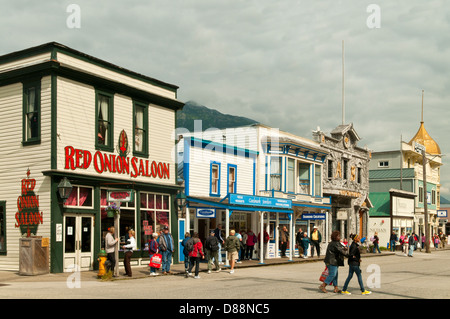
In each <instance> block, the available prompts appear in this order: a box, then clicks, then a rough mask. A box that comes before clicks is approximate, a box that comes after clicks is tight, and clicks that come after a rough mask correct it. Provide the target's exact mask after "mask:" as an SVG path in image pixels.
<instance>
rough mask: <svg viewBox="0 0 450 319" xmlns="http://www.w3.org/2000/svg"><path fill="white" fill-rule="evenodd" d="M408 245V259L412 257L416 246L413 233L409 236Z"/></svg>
mask: <svg viewBox="0 0 450 319" xmlns="http://www.w3.org/2000/svg"><path fill="white" fill-rule="evenodd" d="M408 243H409V252H408V257H412V256H413V252H414V248H415V246H416V239H415V236H414V233H412V234H411V236H409V238H408Z"/></svg>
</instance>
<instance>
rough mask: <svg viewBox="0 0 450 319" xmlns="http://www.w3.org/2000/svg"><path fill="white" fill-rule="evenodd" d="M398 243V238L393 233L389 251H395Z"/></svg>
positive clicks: (393, 232)
mask: <svg viewBox="0 0 450 319" xmlns="http://www.w3.org/2000/svg"><path fill="white" fill-rule="evenodd" d="M397 241H398V236H397V234H396V233H395V231H392V234H391V237H390V238H389V249H390V251H395V244H396V243H397Z"/></svg>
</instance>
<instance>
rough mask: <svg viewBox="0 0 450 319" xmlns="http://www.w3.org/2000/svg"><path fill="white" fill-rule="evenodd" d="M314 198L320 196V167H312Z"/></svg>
mask: <svg viewBox="0 0 450 319" xmlns="http://www.w3.org/2000/svg"><path fill="white" fill-rule="evenodd" d="M314 196H322V166H320V165H314Z"/></svg>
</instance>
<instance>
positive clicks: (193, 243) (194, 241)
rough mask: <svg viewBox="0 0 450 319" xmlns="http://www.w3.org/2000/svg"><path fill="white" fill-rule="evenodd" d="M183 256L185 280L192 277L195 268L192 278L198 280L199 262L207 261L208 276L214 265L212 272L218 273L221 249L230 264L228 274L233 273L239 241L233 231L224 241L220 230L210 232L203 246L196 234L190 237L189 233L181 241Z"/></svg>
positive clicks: (237, 256) (239, 245)
mask: <svg viewBox="0 0 450 319" xmlns="http://www.w3.org/2000/svg"><path fill="white" fill-rule="evenodd" d="M181 245H182V246H183V254H184V268H185V272H186V278H188V277H190V276H192V269H193V268H194V266H195V273H194V278H195V279H199V278H200V276H199V268H200V261H201V260H202V259H205V257H206V259H207V261H208V274H210V273H211V272H212V270H213V269H212V266H213V264H214V267H215V268H214V270H215V271H216V272H220V271H221V270H222V269H221V267H220V265H221V264H223V262H222V258H221V257H222V256H221V249H222V246H223V247H224V250H225V251H226V252H227V253H228V260H229V262H230V274H233V273H234V266H235V263H236V261H237V260H239V251H241V239H240V238H239V237H238V236H236V231H235V230H230V235H229V236H228V237H227V238H226V239H225V240H224V239H223V238H222V236H221V231H220V228H218V231H217V229H216V230H213V231H211V232H210V234H209V236H208V238H206V240H205V245H203V243H202V241H201V240H200V239H199V235H198V233H194V234H193V236H192V237H190V233H188V232H187V233H186V234H185V238H184V240H183V241H182V243H181Z"/></svg>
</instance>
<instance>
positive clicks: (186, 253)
mask: <svg viewBox="0 0 450 319" xmlns="http://www.w3.org/2000/svg"><path fill="white" fill-rule="evenodd" d="M189 239H191V234H190V233H189V232H186V233H185V234H184V239H183V241H182V242H181V246H183V255H184V272H186V273H187V271H188V269H189V251H188V250H187V249H186V243H187V242H188V240H189Z"/></svg>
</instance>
